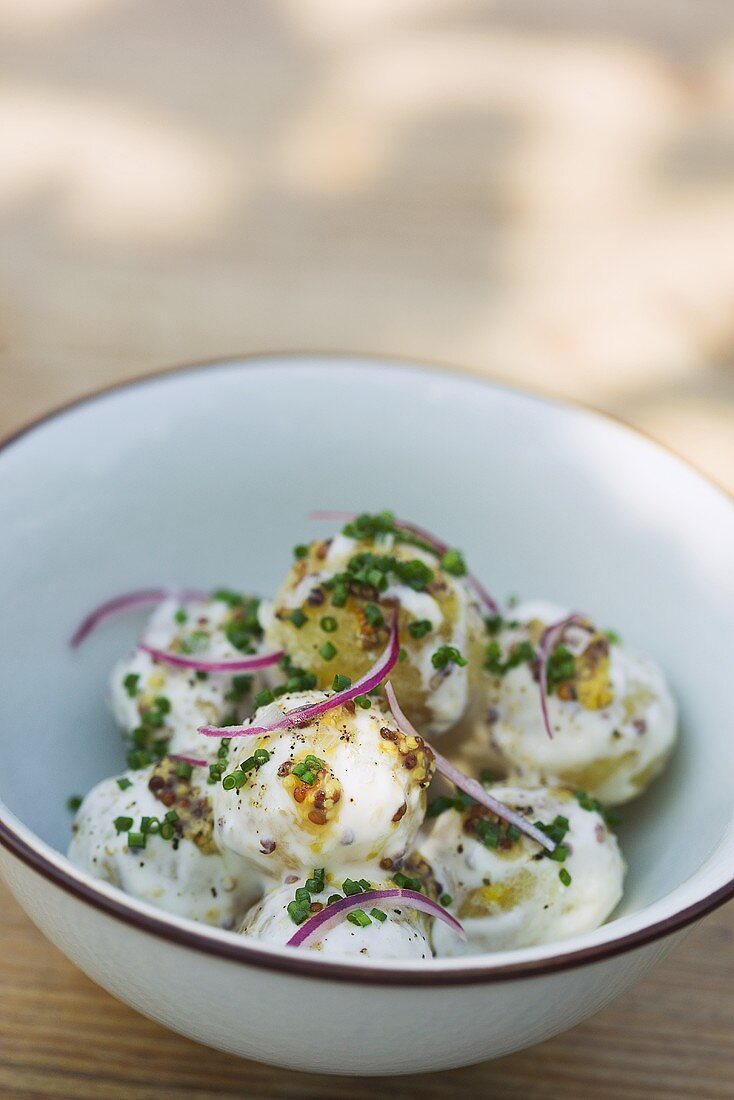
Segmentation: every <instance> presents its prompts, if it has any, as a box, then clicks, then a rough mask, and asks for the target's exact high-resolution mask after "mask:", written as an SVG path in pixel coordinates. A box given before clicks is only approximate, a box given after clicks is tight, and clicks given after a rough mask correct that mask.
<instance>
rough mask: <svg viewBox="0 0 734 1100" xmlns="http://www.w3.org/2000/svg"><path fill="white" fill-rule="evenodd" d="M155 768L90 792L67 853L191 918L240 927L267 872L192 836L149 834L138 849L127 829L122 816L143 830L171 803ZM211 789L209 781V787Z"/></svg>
mask: <svg viewBox="0 0 734 1100" xmlns="http://www.w3.org/2000/svg"><path fill="white" fill-rule="evenodd" d="M150 776H151V770H150V769H147V768H146V769H144V770H141V771H133V772H127V773H125V775H124V776H121V777H120V778H121V779H123V780H128V781H129V783H130V786H129V787H127V789H126V790H120V787H119V785H118V782H117V779H105V780H103V781H102V782H101V783H98V784H97V786H96V787H93V788H92V790H91V791H90V792H89V794H88V795H87V796H86V798H85V799H84V801H83V802H82V805H81V807H80V809H79V811H78V813H77V815H76V818H75V821H74V835H73V837H72V841H71V844H70V845H69V851H68V856H69V859H70V860H71V862H72V863H74V864H75V865H76V866H77V867H80V868H81V869H82V870H84V871H86V872H87V873H88V874H90V875H92V876H93V877H94V878H98V879H102V880H103V881H105V882H109V883H111V884H112V885H113V886H117V887H119V888H120V889H121V890H124V891H125V893H126V894H130V895H131V896H132V897H135V898H139V899H140V900H141V901H148V902H150V903H151V904H152V905H156V906H158V907H159V908H160V909H165V910H166V912H168V913H175V914H176V915H178V916H181V917H188V918H189V919H191V920H197V921H203V922H204V923H205V924H212V925H216V926H217V927H220V928H234V927H236V926H237V924H238V923H239V921H241V920H242V917H243V914H244V913H245V911H246V909H247V907H248V906H249V905H251V904H252V902H253V900H254V899H255V898H257V897H258V896H259V895H260V894H261V893H262V883H263V877H262V875H261V874H259V873H258V872H257V871H256V870H254V869H253V868H251V867H249V865H248V864H246V863H245V862H244V861H243V860H242V859H239V858H237V857H236V856H234V855H233V853H231V852H223V853H216V852H215V853H212V854H205V853H203V852H202V851H201V850H200V849H199V848H198V847H197V845H196V844H195V843H194V842H193V841H192V840H187V839H183V838H181V839H179V841H178V843H177V844H174V842H173V841H172V840H164V839H163V838H162V837H160V836H154V835H149V836H148V838H147V842H146V846H145V848H143V849H131V848H128V844H127V832H126V831H123V832H120V833H118V832H117V829H116V828H115V824H114V822H115V819H116V818H118V817H131V818H133V831H135V830H138V829H139V826H140V820H141V818H142V817H143V816H148V817H158V818H159V819H162V818H163V817H164V816H165V813H166V807H165V806H164V805H163V804H162V803H161V802H160V801H159V800H158V799H157V798H156V797H155V795H154V794H153V793H152V792H151V791H150V790H149V789H148V781H149V779H150ZM205 789H206V788H205Z"/></svg>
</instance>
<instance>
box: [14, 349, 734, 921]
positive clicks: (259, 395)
mask: <svg viewBox="0 0 734 1100" xmlns="http://www.w3.org/2000/svg"><path fill="white" fill-rule="evenodd" d="M385 507H389V508H391V509H393V510H394V511H395V512H396V513H397V514H398V515H402V516H405V517H408V518H410V519H413V520H415V521H416V522H418V523H421V524H423V525H425V526H426V527H428V528H432V529H434V530H436V531H438V532H441V533H444V534H445V535H446V537H447V538H448V539H449V540H450V541H451V543H452V544H454V545H457V546H460V547H462V548H463V549H464V550H465V552H466V555H467V557H468V560H469V561H470V563H471V566H472V568H473V570H474V571H475V572H477V573H479V574H480V576H481V577H482V578H483V580H484V582H485V584H486V585H487V587H488V588H489V589H490V590H491V591H492V592H493V593H495V594H496V595H497V596H498V597H499V598H504V597H505V596H507V595H508V594H509V593H519V594H520V595H522V596H524V597H532V596H536V597H546V598H548V599H550V600H553V601H554V602H557V603H560V604H565V605H568V606H569V607H575V608H579V609H583V610H586V611H588V612H589V613H590V614H592V615H593V616H594V617H595V618H596V619H597V621H599V622H601V623H602V624H605V625H608V626H610V627H614V629H616V630H617V631H618V632H619V633H620V634H621V635H622V636H623V638H624V640H625V641H626V642H628V643H629V644H630V645H633V646H634V647H636V648H639V649H641V650H645V651H647V652H649V653H650V654H651V655H652V656H654V657H655V658H656V659H657V660H658V661H659V662H660V663H661V664H662V666H663V667H664V669H665V671H666V673H667V674H668V676H669V678H670V681H671V683H672V685H673V688H674V691H675V694H676V696H677V699H678V702H679V705H680V712H681V726H682V737H681V741H680V745H679V748H678V749H677V752H676V754H675V756H674V759H673V761H672V762H671V765H670V767H669V769H668V771H667V772H666V774H665V775H664V777H663V778H662V779H660V780H659V781H658V782H657V783H655V784H654V785H653V787H652V789H651V790H650V791H649V792H648V793H647V794H646V795H645V796H644V797H643V798H641V799H640V800H639V801H638V802H636V803H635V804H633V805H631V806H628V807H626V808H625V809H624V813H623V825H622V827H621V830H620V835H621V842H622V845H623V848H624V853H625V856H626V859H627V862H628V865H629V875H628V880H627V887H626V891H625V898H624V901H623V903H622V905H621V906H620V909H619V910H618V912H617V914H616V917H617V918H620V926H624V924H625V923H626V920H625V918H630V919H631V918H633V917H635V918H637V920H639V919H640V914H641V913H642V911H643V910H644V911H646V912H647V911H650V912H653V911H661V912H662V910H661V909H660V905H659V904H656V903H661V901H662V899H668V898H669V897H671V896H672V897H673V898H675V899H676V900H675V902H674V903H671V904H675V905H683V904H685V903H686V899H688V900H689V901H690V900H691V899H694V898H696V897H700V896H703V895H704V894H705V893H706V892H707V891H709V892H710V891H712V890H714V889H716V888H720V887H721V885H722V884H723V883H724V882H725V881H726V878H727V875H728V877H729V878H732V877H734V869H733V867H732V864H733V863H734V856H733V855H732V847H733V841H732V828H731V823H732V803H733V800H734V788H733V787H732V784H731V781H730V779H731V775H732V774H734V769H733V765H734V738H732V736H731V721H730V717H729V715H730V696H729V692H730V686H729V677H728V675H727V671H728V670H727V663H730V661H729V656H728V655H729V654H730V639H731V636H732V630H733V628H734V573H733V571H732V569H731V561H732V560H734V507H732V504H731V502H730V501H729V500H728V499H727V498H726V497H725V496H724V495H723V494H722V493H721V492H720V491H719V490H717V489H715V488H714V487H713V486H711V485H710V484H709V483H707V482H706V481H705V480H704V479H703V478H701V477H700V476H699V475H697V474H696V473H694V472H693V471H692V470H690V469H689V468H688V467H687V466H685V465H684V464H683V463H682V462H680V460H678V459H676V458H675V457H674V456H672V455H671V454H669V453H668V452H666V451H664V450H662V449H660V448H659V447H656V446H655V445H654V444H651V443H650V442H648V441H647V440H645V439H643V438H641V437H640V436H638V435H635V434H634V433H632V432H630V431H628V430H626V429H624V428H621V427H620V426H618V425H616V424H614V423H612V422H611V421H608V420H606V419H603V418H600V417H598V416H596V415H595V414H592V413H588V412H585V411H582V410H579V409H574V408H570V407H567V406H565V405H562V404H560V403H557V402H554V401H550V400H547V399H543V398H538V397H534V396H531V395H527V394H524V393H521V392H517V391H514V390H512V389H508V388H505V387H501V386H497V385H493V384H488V383H485V382H482V381H479V380H474V379H471V378H468V377H464V376H461V375H458V374H455V373H447V372H443V371H439V370H436V369H429V368H421V367H418V366H410V365H400V366H398V365H395V364H390V363H381V362H375V361H364V360H359V359H354V360H349V359H337V358H323V357H295V358H293V357H279V358H262V359H253V360H246V361H243V362H231V363H225V364H214V365H211V366H208V367H204V368H201V367H200V368H194V369H188V370H184V371H181V372H176V373H172V374H167V375H164V376H160V377H158V378H154V379H151V380H146V381H145V382H142V383H137V384H133V385H131V386H129V387H125V388H122V389H118V390H116V391H113V392H110V393H108V394H105V395H102V396H100V397H97V398H94V399H92V400H90V401H88V402H86V403H82V404H80V405H78V406H76V407H73V408H71V409H70V410H68V411H66V412H63V413H61V414H59V415H57V416H55V417H53V418H51V419H49V420H47V421H45V422H43V423H42V424H40V425H38V426H37V427H35V428H34V429H32V430H31V431H30V432H28V433H26V434H24V435H21V436H20V437H19V438H17V439H16V440H15V441H13V442H12V443H10V444H8V445H7V446H6V447H5V449H4V450H3V451H2V452H1V453H0V524H1V525H2V530H3V534H4V537H3V540H2V545H1V546H0V598H1V599H2V606H3V617H4V624H5V629H4V630H3V632H2V634H1V635H0V670H1V672H0V676H1V677H2V690H1V691H0V706H1V707H2V721H1V723H0V798H1V799H2V800H3V801H4V802H5V804H6V806H7V807H8V808H9V809H10V810H11V811H12V812H13V813H14V814H15V815H16V816H17V817H18V818H19V819H20V820H21V821H22V822H23V823H24V824H25V825H26V826H28V827H29V828H30V829H31V830H32V831H33V832H34V833H35V834H36V835H37V836H38V837H39V838H41V840H42V841H45V842H47V843H48V844H49V845H51V846H52V847H54V848H55V849H57V850H58V851H61V852H63V851H65V849H66V845H67V843H68V839H69V828H70V814H69V812H68V811H67V809H66V802H67V799H68V797H69V796H70V795H72V794H76V793H79V794H81V793H83V792H85V791H86V790H88V789H89V788H90V787H91V786H92V784H94V783H95V782H96V781H97V780H99V779H100V778H102V777H104V776H107V775H110V774H113V773H115V772H116V771H119V770H120V769H121V767H122V765H123V759H124V752H123V747H122V743H121V740H120V738H119V736H118V734H117V733H116V731H115V728H114V726H113V723H112V720H111V718H110V716H109V713H108V709H107V705H106V698H105V685H106V680H107V676H108V673H109V670H110V668H111V666H112V664H113V662H114V661H115V659H116V658H117V657H118V656H119V655H120V654H121V653H122V652H124V651H125V650H126V649H127V648H128V647H129V646H130V645H131V644H132V643H133V642H134V640H135V638H136V636H137V632H138V629H139V627H140V621H141V620H140V619H136V618H135V617H133V618H131V619H127V618H125V619H121V620H119V621H117V622H115V623H109V624H107V625H105V626H104V628H103V629H100V630H99V632H98V633H97V634H96V635H95V636H94V638H93V639H91V640H90V641H89V642H88V643H87V644H86V646H85V647H83V648H82V649H81V650H80V651H76V652H74V651H71V650H70V649H69V647H68V644H67V643H68V639H69V636H70V634H71V632H72V630H73V628H74V626H75V625H76V624H77V622H78V620H79V619H80V617H81V616H83V614H84V613H85V612H86V611H87V610H88V609H89V608H90V607H92V606H94V605H96V604H97V603H99V602H100V601H102V600H104V599H106V598H107V597H109V596H110V595H113V594H116V593H118V592H123V591H126V590H128V589H134V588H138V587H146V586H149V585H151V584H153V585H157V584H172V585H188V586H195V587H214V586H217V585H222V584H227V585H232V586H235V587H239V588H245V589H250V590H252V591H256V592H259V593H261V594H268V593H270V592H272V591H273V589H274V588H275V586H276V585H277V584H278V583H279V581H280V579H281V577H282V575H283V574H284V573H285V571H286V569H287V568H288V565H289V562H290V560H291V548H292V546H293V545H294V544H295V543H297V542H303V541H306V540H307V539H308V538H309V537H313V536H315V535H316V534H323V533H325V531H326V527H325V526H324V525H321V526H318V525H317V526H315V527H314V525H313V524H310V523H309V521H308V520H307V518H306V516H307V513H308V511H309V510H310V509H313V508H334V509H346V510H376V509H381V508H385ZM0 813H1V810H0ZM663 908H664V906H663Z"/></svg>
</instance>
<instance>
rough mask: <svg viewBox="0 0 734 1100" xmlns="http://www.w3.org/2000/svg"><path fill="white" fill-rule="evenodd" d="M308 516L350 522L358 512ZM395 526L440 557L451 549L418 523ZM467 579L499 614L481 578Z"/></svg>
mask: <svg viewBox="0 0 734 1100" xmlns="http://www.w3.org/2000/svg"><path fill="white" fill-rule="evenodd" d="M308 518H309V519H312V520H314V521H320V520H324V521H326V522H330V523H337V522H339V523H341V522H342V521H344V522H345V523H350V522H351V521H352V520H354V519H356V518H357V514H356V513H355V512H309V514H308ZM395 526H396V527H399V528H400V529H401V530H403V531H410V533H411V534H412V535H416V536H417V538H419V539H422V540H423V542H425V543H427V544H428V545H429V546H430V547H431V549H432V550H433V551H434V553H436V554H438V555H439V557H443V555H444V554H445V553H446V551H447V550H449V549H450V547H449V544H448V543H447V542H444V541H443V539H439V538H437V536H436V535H433V534H431V532H430V531H426V529H425V528H424V527H419V526H418V525H417V524H416V523H408V522H407V521H406V520H403V519H396V520H395ZM466 579H467V581H468V582H469V584H470V585H471V587H472V588H473V589H474V591H475V593H476V594H477V596H479V599H480V600H481V601H482V603H483V604H484V605H485V607H486V608H487V610H488V611H489V612H490V613H491V614H492V615H499V614H500V609H499V604H498V603H497V602H496V600H494V599H493V598H492V597H491V596H490V594H489V592H488V591H487V589H486V588H485V587H484V585H483V584H482V582H481V581H480V580H479V578H478V577H475V576H474V574H473V573H467V575H466Z"/></svg>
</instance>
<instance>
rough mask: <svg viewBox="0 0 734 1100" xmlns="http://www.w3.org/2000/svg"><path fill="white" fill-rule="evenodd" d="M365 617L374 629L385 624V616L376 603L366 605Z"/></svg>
mask: <svg viewBox="0 0 734 1100" xmlns="http://www.w3.org/2000/svg"><path fill="white" fill-rule="evenodd" d="M364 617H365V619H366V620H367V622H368V623H369V624H370V626H374V627H378V626H382V625H383V623H384V622H385V616H384V615H383V614H382V611H381V609H380V607H379V606H378V605H377V604H376V603H366V604H365V605H364Z"/></svg>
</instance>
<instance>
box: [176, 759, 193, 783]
mask: <svg viewBox="0 0 734 1100" xmlns="http://www.w3.org/2000/svg"><path fill="white" fill-rule="evenodd" d="M193 774H194V768H193V765H192V764H187V763H186V762H185V761H183V760H181V761H179V765H178V767H177V768H176V775H177V776H178V778H179V779H191V776H192V775H193Z"/></svg>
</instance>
